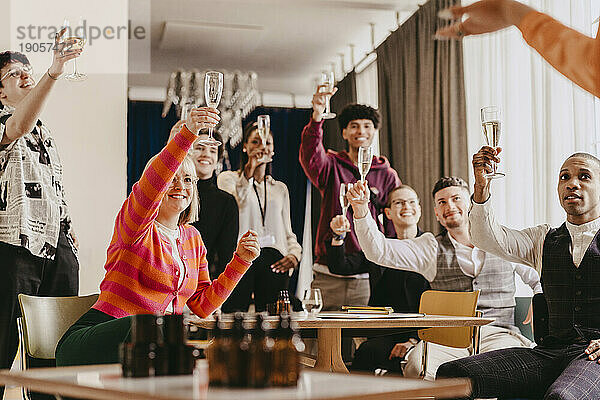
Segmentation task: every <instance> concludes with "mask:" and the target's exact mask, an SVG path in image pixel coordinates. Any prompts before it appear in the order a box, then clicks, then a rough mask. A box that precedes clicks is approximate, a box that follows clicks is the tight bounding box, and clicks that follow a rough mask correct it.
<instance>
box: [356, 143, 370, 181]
mask: <svg viewBox="0 0 600 400" xmlns="http://www.w3.org/2000/svg"><path fill="white" fill-rule="evenodd" d="M372 161H373V149H371V146H368V147H359V148H358V172H359V173H360V180H361V182H363V183H365V178H366V177H367V173H369V170H370V169H371V162H372Z"/></svg>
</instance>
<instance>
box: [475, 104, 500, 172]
mask: <svg viewBox="0 0 600 400" xmlns="http://www.w3.org/2000/svg"><path fill="white" fill-rule="evenodd" d="M481 127H482V132H483V137H484V138H485V143H486V144H487V145H488V146H490V147H493V148H496V147H498V145H499V144H500V133H501V131H502V119H501V116H500V107H498V106H487V107H483V108H482V109H481ZM492 168H493V172H492V173H491V174H487V175H486V176H487V177H488V178H490V179H495V178H502V177H503V176H504V173H502V172H498V171H497V168H498V164H497V163H493V164H492Z"/></svg>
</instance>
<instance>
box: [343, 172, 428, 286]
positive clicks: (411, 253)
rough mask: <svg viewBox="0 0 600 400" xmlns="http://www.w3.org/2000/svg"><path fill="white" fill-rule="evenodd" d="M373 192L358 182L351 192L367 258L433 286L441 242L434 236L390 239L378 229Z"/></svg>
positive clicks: (350, 196)
mask: <svg viewBox="0 0 600 400" xmlns="http://www.w3.org/2000/svg"><path fill="white" fill-rule="evenodd" d="M368 199H369V188H368V185H367V184H364V183H362V182H360V181H359V182H357V183H356V184H355V185H354V186H353V188H352V189H350V191H349V192H348V200H349V201H350V204H351V205H352V209H353V211H354V229H355V232H356V236H357V238H358V242H359V243H360V247H361V248H362V250H363V252H364V253H365V257H367V259H368V260H369V261H371V262H374V263H375V264H378V265H381V266H383V267H388V268H395V269H401V270H405V271H413V272H417V273H419V274H421V275H423V277H425V279H427V280H428V281H429V282H431V281H433V279H434V278H435V275H436V270H437V266H436V263H435V260H436V259H437V241H436V240H435V237H434V236H433V235H432V234H431V233H425V234H423V235H422V236H420V237H418V238H415V239H403V240H400V239H388V238H386V237H385V235H384V234H383V233H382V232H381V231H379V229H377V223H376V222H375V220H374V219H373V217H372V216H371V213H370V212H369V206H368Z"/></svg>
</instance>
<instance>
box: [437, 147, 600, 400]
mask: <svg viewBox="0 0 600 400" xmlns="http://www.w3.org/2000/svg"><path fill="white" fill-rule="evenodd" d="M498 152H499V151H496V150H495V149H493V148H491V147H487V146H486V147H482V148H481V150H479V152H478V153H477V154H475V156H473V169H474V171H475V192H474V194H473V202H472V203H473V204H472V208H471V212H470V215H469V219H470V222H471V234H472V237H473V243H474V244H476V245H477V246H478V247H480V248H482V249H485V250H486V251H489V252H490V253H493V254H496V255H497V256H500V257H502V258H504V259H506V260H511V261H516V262H520V263H524V264H526V265H528V266H530V267H532V268H535V269H536V270H537V271H538V272H540V273H541V279H542V286H543V289H544V296H545V297H546V301H547V303H548V315H549V317H548V322H549V334H548V335H547V336H546V337H545V338H544V339H543V340H542V341H541V343H540V344H539V345H538V346H537V347H535V348H533V349H505V350H499V351H494V352H491V353H487V354H480V355H478V356H474V357H469V358H465V359H462V360H457V361H453V362H449V363H446V364H444V365H442V366H441V367H440V369H439V371H438V376H443V377H457V376H460V377H469V378H471V379H472V380H473V393H472V396H473V397H485V398H488V397H501V398H507V397H508V398H511V397H521V398H522V397H526V398H536V399H538V398H544V399H600V295H599V294H598V290H599V288H600V264H599V260H600V236H599V234H598V230H599V228H600V160H598V158H596V157H594V156H593V155H591V154H588V153H575V154H573V155H572V156H570V157H569V158H567V159H566V161H565V162H564V163H563V165H562V167H561V169H560V173H559V176H558V198H559V201H560V204H561V206H562V208H563V209H564V210H565V212H566V213H567V221H566V222H565V223H563V224H562V225H561V226H560V227H559V228H550V226H549V225H547V224H543V225H538V226H535V227H532V228H527V229H523V230H514V229H510V228H506V227H504V226H501V225H500V224H498V223H497V222H496V221H495V219H494V215H493V212H492V208H491V206H490V203H491V202H490V179H489V178H488V177H487V176H486V175H487V174H488V173H490V172H491V171H492V164H493V163H494V162H498V161H499V159H498Z"/></svg>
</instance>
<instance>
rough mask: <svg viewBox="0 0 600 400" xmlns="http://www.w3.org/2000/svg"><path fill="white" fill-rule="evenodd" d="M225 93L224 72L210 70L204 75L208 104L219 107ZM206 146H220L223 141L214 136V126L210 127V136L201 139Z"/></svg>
mask: <svg viewBox="0 0 600 400" xmlns="http://www.w3.org/2000/svg"><path fill="white" fill-rule="evenodd" d="M221 94H223V74H222V73H221V72H218V71H208V72H207V73H206V75H205V76H204V101H205V103H206V105H207V106H209V107H212V108H217V107H218V106H219V102H220V101H221ZM199 143H202V144H203V145H206V146H220V145H221V142H219V141H218V140H216V139H215V138H213V127H212V126H211V127H209V128H208V138H206V139H202V140H199Z"/></svg>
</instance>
